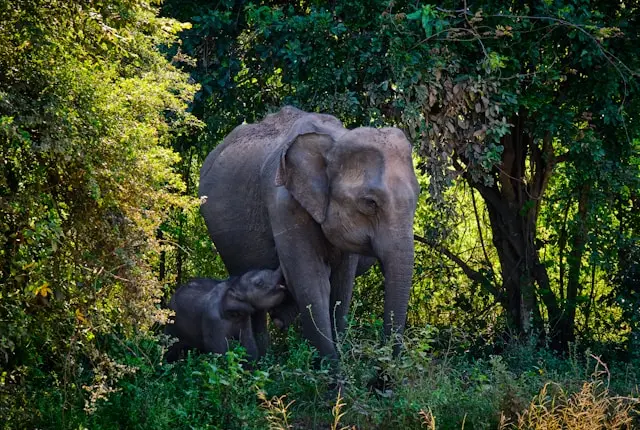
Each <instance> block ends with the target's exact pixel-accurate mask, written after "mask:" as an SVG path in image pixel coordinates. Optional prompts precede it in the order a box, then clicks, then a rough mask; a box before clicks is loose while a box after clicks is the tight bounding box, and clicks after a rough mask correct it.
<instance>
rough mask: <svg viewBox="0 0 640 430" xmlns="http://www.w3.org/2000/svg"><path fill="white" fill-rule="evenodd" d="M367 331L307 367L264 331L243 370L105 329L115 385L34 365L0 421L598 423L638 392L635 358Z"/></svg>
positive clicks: (58, 424) (427, 333) (101, 425)
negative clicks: (484, 352)
mask: <svg viewBox="0 0 640 430" xmlns="http://www.w3.org/2000/svg"><path fill="white" fill-rule="evenodd" d="M376 333H377V331H376V330H375V329H374V328H372V327H361V328H358V329H357V330H356V328H354V327H352V328H351V331H350V332H349V333H348V334H347V336H346V339H345V340H344V342H343V344H342V345H341V347H342V350H343V355H342V360H341V364H340V369H339V371H338V372H337V374H336V373H334V372H332V371H330V370H329V368H328V367H327V366H325V365H324V364H322V365H320V366H319V367H318V366H314V362H316V359H317V355H316V353H315V351H314V350H313V349H312V348H310V347H309V346H308V345H307V344H306V343H305V342H303V341H301V340H300V338H299V336H298V335H297V334H295V333H294V332H293V331H291V332H290V333H289V334H288V335H287V336H283V337H282V338H281V339H276V342H275V345H274V347H273V350H272V352H271V353H270V354H269V355H268V356H267V357H265V358H264V359H263V360H262V361H261V362H260V363H259V364H258V365H257V366H256V367H255V369H252V370H248V369H247V366H246V365H245V360H244V358H243V357H244V356H243V351H242V350H241V349H235V350H232V351H230V352H229V353H227V354H225V355H222V356H220V355H217V356H215V355H210V354H195V353H194V354H190V355H189V356H188V357H187V358H186V359H185V360H183V361H180V362H177V363H175V364H171V365H168V364H164V363H163V362H162V352H163V348H162V342H158V341H157V340H154V339H149V338H143V339H139V340H137V341H135V342H129V343H126V344H125V343H120V342H119V341H117V340H115V339H107V340H105V342H106V343H107V344H108V345H107V346H106V348H107V349H108V350H109V351H110V354H111V356H112V357H117V359H116V360H115V361H116V362H117V363H118V365H121V366H129V367H136V368H137V371H135V372H131V373H129V374H127V375H124V376H123V378H122V379H121V380H120V381H119V382H118V383H117V385H116V387H115V388H116V391H114V392H111V393H109V394H108V396H106V397H105V398H103V399H99V400H97V401H96V402H95V403H92V402H91V397H90V396H89V397H87V398H85V395H84V393H83V391H82V390H81V389H80V387H81V386H82V385H83V384H84V383H86V382H83V381H81V380H79V381H75V383H74V384H72V386H70V387H66V388H60V387H59V386H56V385H55V384H51V381H50V379H51V378H50V377H49V376H47V375H40V378H39V379H37V381H36V382H34V385H32V386H30V387H28V390H27V391H26V392H25V393H23V394H24V400H25V401H26V402H27V404H28V405H30V406H33V407H34V408H35V409H36V410H37V414H36V415H33V416H31V417H30V419H28V420H24V418H25V417H24V416H20V413H21V411H26V409H20V408H18V409H16V410H15V413H13V414H11V415H8V417H9V421H6V422H5V423H4V425H5V428H17V427H33V428H91V429H112V428H113V429H115V428H127V429H165V428H166V429H168V428H171V429H176V428H177V429H181V428H199V429H200V428H202V429H204V428H211V429H240V428H242V429H265V428H322V429H326V428H337V429H340V428H352V427H353V426H355V428H358V429H360V428H361V429H371V428H380V429H386V428H402V429H405V428H407V429H413V428H415V429H418V428H425V427H426V428H437V429H461V428H467V429H470V428H473V429H494V428H563V427H554V426H550V427H545V425H546V424H545V423H547V422H548V423H558V422H559V423H565V424H566V423H570V422H580V419H582V420H583V421H584V417H583V415H584V413H585V411H590V413H591V414H592V415H593V416H592V417H591V420H592V422H602V428H632V426H631V427H629V426H627V427H625V425H628V424H620V425H619V426H617V427H616V424H615V423H616V422H618V423H625V422H626V423H634V422H633V421H632V420H633V419H635V420H636V421H635V424H639V423H640V422H638V414H637V409H638V402H639V401H640V398H639V397H638V392H637V387H635V386H634V384H635V383H636V382H637V380H638V373H639V371H640V368H639V367H638V366H637V364H636V365H635V366H634V365H631V364H628V365H625V366H622V367H618V366H611V369H610V370H609V369H607V370H606V373H603V372H601V371H602V370H603V369H606V368H605V367H603V363H601V362H599V361H598V360H597V359H596V358H595V357H594V356H592V355H590V354H589V353H588V352H587V353H585V354H576V355H574V356H571V357H570V358H568V359H560V358H557V357H555V356H553V355H551V353H549V352H547V351H544V350H542V351H536V350H535V349H534V348H533V347H531V346H529V345H512V346H511V347H510V348H508V349H507V351H505V353H504V354H503V355H501V356H488V357H482V358H473V357H471V356H468V355H466V354H459V353H456V354H453V353H447V351H446V350H434V349H432V348H431V346H430V345H432V343H433V335H434V333H433V331H432V330H430V329H422V330H414V331H412V332H410V333H408V335H407V336H406V342H407V347H406V349H405V351H404V353H403V354H402V355H401V357H399V358H392V357H391V351H390V349H389V348H387V347H380V343H379V339H378V338H377V336H376V335H375V334H376ZM596 369H597V370H598V372H597V373H594V370H596ZM336 375H337V376H336ZM85 377H86V378H87V380H89V379H90V375H85ZM634 390H635V391H634ZM617 396H628V397H617ZM589 402H591V403H589ZM634 408H635V409H634ZM598 414H599V415H598ZM634 414H635V415H634ZM596 415H597V416H596ZM580 417H582V418H580ZM621 417H626V418H625V419H626V421H625V419H622V418H621ZM545 420H546V421H545ZM571 420H573V421H571ZM599 420H600V421H599ZM616 420H617V421H616ZM631 425H633V424H631ZM565 428H566V427H565ZM572 428H587V427H572Z"/></svg>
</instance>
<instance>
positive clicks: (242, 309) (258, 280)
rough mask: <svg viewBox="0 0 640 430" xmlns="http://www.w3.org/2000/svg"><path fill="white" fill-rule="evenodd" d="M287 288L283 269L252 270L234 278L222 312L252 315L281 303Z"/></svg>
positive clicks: (225, 297) (222, 305) (222, 306)
mask: <svg viewBox="0 0 640 430" xmlns="http://www.w3.org/2000/svg"><path fill="white" fill-rule="evenodd" d="M285 292H286V288H285V286H284V278H283V276H282V269H281V268H280V267H278V269H276V270H252V271H250V272H247V273H245V274H244V275H242V276H240V277H237V278H235V279H233V280H232V281H231V282H230V285H229V287H228V289H227V292H226V294H225V296H224V300H223V302H222V304H221V313H222V314H230V313H235V314H241V315H250V314H252V313H253V312H255V311H256V310H258V309H261V310H266V309H270V308H273V307H274V306H276V305H278V304H280V302H282V300H283V299H284V297H285Z"/></svg>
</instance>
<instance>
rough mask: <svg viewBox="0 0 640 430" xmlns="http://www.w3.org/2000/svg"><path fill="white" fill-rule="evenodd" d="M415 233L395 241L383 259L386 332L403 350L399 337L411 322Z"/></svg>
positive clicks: (395, 350)
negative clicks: (409, 309) (408, 321)
mask: <svg viewBox="0 0 640 430" xmlns="http://www.w3.org/2000/svg"><path fill="white" fill-rule="evenodd" d="M413 259H414V250H413V234H403V235H402V236H401V237H399V238H398V237H396V238H394V239H393V242H392V246H388V247H386V249H385V251H384V253H383V254H382V256H381V258H380V262H381V265H382V271H383V274H384V333H385V336H386V337H387V338H388V339H391V340H392V341H393V342H394V353H396V354H397V353H398V351H399V346H400V345H399V343H398V342H396V336H397V335H402V333H403V332H404V326H405V323H406V319H407V308H408V305H409V294H410V293H411V279H412V275H413Z"/></svg>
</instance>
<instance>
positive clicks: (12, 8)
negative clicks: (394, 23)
mask: <svg viewBox="0 0 640 430" xmlns="http://www.w3.org/2000/svg"><path fill="white" fill-rule="evenodd" d="M0 17H1V18H0V19H1V21H0V53H1V57H2V58H1V59H0V118H1V119H0V159H1V160H2V162H1V163H2V168H1V169H0V172H1V173H0V212H1V213H2V217H0V232H1V235H0V321H2V323H1V324H0V362H1V363H2V367H3V369H4V370H3V374H2V380H1V381H0V391H2V393H3V397H5V396H8V398H12V399H13V402H15V403H14V406H18V405H19V408H20V409H21V410H22V412H20V413H21V414H24V415H29V413H30V412H29V410H30V409H31V408H33V407H34V406H35V405H34V404H32V403H27V404H20V402H21V400H22V397H21V395H20V393H21V392H22V391H21V390H22V384H28V382H27V381H29V380H30V379H32V378H39V377H40V376H42V374H46V373H48V372H52V374H53V375H54V379H53V380H52V381H51V382H52V384H53V389H54V391H55V390H69V389H72V390H73V389H75V390H79V389H81V388H80V387H79V386H76V387H75V388H70V385H69V384H70V381H71V380H72V379H73V378H74V377H75V376H76V375H77V374H80V373H83V372H86V371H93V372H94V376H93V378H92V381H91V382H90V383H88V384H87V391H88V392H89V394H90V395H91V396H94V395H95V396H100V395H102V394H106V393H108V392H110V391H111V386H112V384H113V383H114V381H115V380H116V379H118V378H119V377H122V376H123V375H124V374H128V373H130V372H132V371H133V369H130V368H121V367H120V366H118V365H116V363H114V362H113V360H111V359H110V358H109V356H108V354H106V352H105V351H103V349H102V346H101V344H100V341H99V339H100V338H102V337H103V336H106V335H109V336H111V335H116V336H122V337H123V338H127V337H129V336H131V335H132V334H133V333H135V332H137V331H140V330H141V331H145V330H148V329H149V328H150V327H151V326H152V324H154V323H155V322H157V321H162V320H163V319H164V318H165V316H166V315H165V313H166V312H164V311H162V310H160V309H159V308H158V306H157V303H158V301H159V298H160V295H161V293H162V290H161V288H160V284H159V283H158V281H157V279H156V277H155V276H154V273H153V266H154V265H155V264H156V262H157V249H158V244H157V242H156V238H155V237H156V229H157V227H158V225H159V223H160V222H161V221H162V220H163V219H164V218H165V217H166V216H167V208H168V207H170V206H174V207H181V208H186V207H189V205H192V204H193V203H192V202H191V200H190V199H188V198H184V197H181V196H179V192H180V191H181V190H183V189H184V183H183V182H182V180H181V178H180V177H179V176H178V175H176V173H175V171H174V165H175V164H176V163H177V162H178V161H179V159H180V157H179V155H178V154H177V153H175V152H174V151H173V150H172V149H171V148H170V143H171V142H172V140H173V139H174V138H175V136H177V135H180V134H183V133H187V132H189V131H190V130H193V129H195V128H197V127H198V124H199V123H198V121H197V120H196V119H195V118H194V117H193V116H191V115H190V114H189V113H187V112H186V109H187V103H188V101H189V100H190V99H191V98H192V97H193V94H194V92H195V89H196V88H195V87H194V86H192V85H190V84H188V83H187V76H186V75H185V74H184V73H183V72H181V71H179V70H177V69H176V68H175V67H174V66H173V65H172V64H171V63H170V62H169V61H167V60H166V59H165V57H164V56H163V55H161V54H160V53H159V52H158V47H159V46H160V45H166V44H171V43H173V42H174V41H175V34H176V32H177V31H179V30H180V29H182V28H184V25H182V24H180V23H178V22H177V21H173V20H170V19H164V18H158V17H157V11H156V10H155V9H154V8H152V7H151V6H150V5H149V4H148V3H146V2H143V1H113V2H68V1H53V2H49V1H47V2H41V1H36V0H24V1H16V2H10V3H9V2H2V3H0ZM22 393H23V392H22ZM23 394H24V393H23ZM3 400H4V399H3ZM3 415H4V414H3Z"/></svg>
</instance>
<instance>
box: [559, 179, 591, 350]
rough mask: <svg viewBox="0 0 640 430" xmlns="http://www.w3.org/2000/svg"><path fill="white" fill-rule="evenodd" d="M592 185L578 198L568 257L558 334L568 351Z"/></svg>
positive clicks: (572, 338) (581, 192)
mask: <svg viewBox="0 0 640 430" xmlns="http://www.w3.org/2000/svg"><path fill="white" fill-rule="evenodd" d="M589 190H590V185H589V184H588V183H585V184H584V185H582V187H581V188H580V194H579V198H578V212H577V214H576V219H575V228H574V231H573V235H572V237H571V242H572V243H571V251H570V252H569V255H568V256H567V263H568V264H569V274H568V277H567V298H566V302H565V305H564V312H563V313H562V316H561V318H560V321H559V323H558V326H559V329H558V332H559V333H558V334H559V336H560V343H561V345H562V348H563V349H564V350H566V349H567V348H568V346H569V343H570V342H574V341H575V339H576V337H575V325H576V321H575V320H576V306H577V303H576V299H577V297H578V293H580V290H581V288H580V272H581V271H582V257H583V256H584V251H585V246H586V244H587V206H588V203H589Z"/></svg>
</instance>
